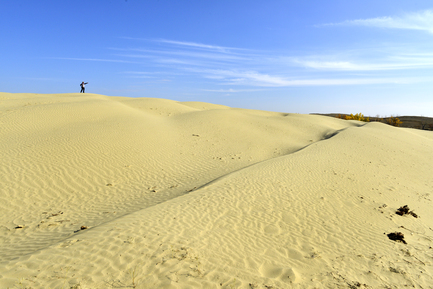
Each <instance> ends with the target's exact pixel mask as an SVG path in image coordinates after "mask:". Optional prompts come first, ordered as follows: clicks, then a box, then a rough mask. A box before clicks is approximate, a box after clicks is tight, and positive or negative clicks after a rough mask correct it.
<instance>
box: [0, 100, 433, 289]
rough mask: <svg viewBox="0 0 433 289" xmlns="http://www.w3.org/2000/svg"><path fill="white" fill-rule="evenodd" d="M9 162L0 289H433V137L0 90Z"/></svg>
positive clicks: (2, 177) (1, 145)
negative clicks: (402, 211) (395, 236)
mask: <svg viewBox="0 0 433 289" xmlns="http://www.w3.org/2000/svg"><path fill="white" fill-rule="evenodd" d="M0 160H1V162H0V220H1V223H0V288H268V289H269V288H404V287H406V286H407V287H411V288H433V249H432V245H433V242H432V241H433V210H431V207H432V198H433V196H432V194H433V174H432V168H433V165H432V164H433V132H431V131H421V130H415V129H408V128H395V127H392V126H388V125H385V124H381V123H363V122H358V121H346V120H341V119H334V118H330V117H326V116H318V115H300V114H290V113H276V112H266V111H257V110H246V109H237V108H230V107H226V106H221V105H214V104H208V103H200V102H177V101H172V100H164V99H152V98H126V97H108V96H103V95H96V94H52V95H42V94H9V93H0ZM404 205H408V206H409V208H410V210H411V211H413V212H414V213H416V216H417V218H416V217H415V216H414V215H411V214H406V215H403V216H400V215H397V214H396V213H395V212H396V210H397V209H398V208H399V207H401V206H404ZM393 232H401V233H402V234H403V235H404V241H405V242H406V244H405V243H403V242H401V241H393V240H391V239H389V238H388V236H387V234H389V233H393Z"/></svg>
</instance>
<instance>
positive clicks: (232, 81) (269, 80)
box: [196, 70, 425, 87]
mask: <svg viewBox="0 0 433 289" xmlns="http://www.w3.org/2000/svg"><path fill="white" fill-rule="evenodd" d="M196 72H197V73H201V74H203V75H204V77H207V78H211V79H219V80H221V81H222V83H223V84H225V85H242V86H258V87H290V86H336V85H368V84H389V83H393V84H408V83H416V82H421V81H425V79H421V78H409V77H407V78H398V77H389V78H386V77H382V78H329V79H326V78H318V79H288V78H284V77H281V76H275V75H269V74H261V73H258V72H255V71H231V70H196Z"/></svg>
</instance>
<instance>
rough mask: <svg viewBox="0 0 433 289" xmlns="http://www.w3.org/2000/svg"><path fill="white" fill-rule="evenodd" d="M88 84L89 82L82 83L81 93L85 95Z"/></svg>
mask: <svg viewBox="0 0 433 289" xmlns="http://www.w3.org/2000/svg"><path fill="white" fill-rule="evenodd" d="M86 84H88V82H84V81H83V82H81V84H80V86H81V91H80V93H85V90H86Z"/></svg>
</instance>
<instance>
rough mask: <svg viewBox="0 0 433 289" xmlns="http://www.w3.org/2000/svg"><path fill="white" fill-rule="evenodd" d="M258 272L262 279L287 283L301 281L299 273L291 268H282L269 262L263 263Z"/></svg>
mask: <svg viewBox="0 0 433 289" xmlns="http://www.w3.org/2000/svg"><path fill="white" fill-rule="evenodd" d="M259 272H260V274H261V275H262V276H263V277H266V278H273V279H279V280H281V281H283V282H287V283H297V282H299V281H300V280H301V278H300V275H299V273H297V272H296V271H295V270H294V269H293V268H284V267H282V266H278V265H276V264H272V263H269V262H265V263H263V264H262V265H261V266H260V268H259Z"/></svg>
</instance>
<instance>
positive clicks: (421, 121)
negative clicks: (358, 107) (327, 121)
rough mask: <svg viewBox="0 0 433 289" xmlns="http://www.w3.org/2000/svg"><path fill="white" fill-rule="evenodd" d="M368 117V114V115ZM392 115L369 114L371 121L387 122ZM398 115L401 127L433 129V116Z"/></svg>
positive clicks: (336, 114) (330, 114)
mask: <svg viewBox="0 0 433 289" xmlns="http://www.w3.org/2000/svg"><path fill="white" fill-rule="evenodd" d="M349 114H350V113H349ZM349 114H347V113H346V114H343V113H328V114H320V113H317V114H316V115H326V116H331V117H336V116H338V115H340V116H341V115H349ZM366 117H367V116H366ZM389 117H391V116H387V117H377V116H369V118H370V120H371V121H379V122H383V123H386V119H387V118H389ZM393 117H397V118H398V119H399V120H400V121H401V122H402V124H401V125H400V127H407V128H415V129H422V130H433V118H432V117H426V116H407V115H403V116H393Z"/></svg>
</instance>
